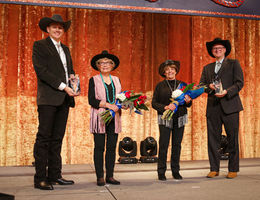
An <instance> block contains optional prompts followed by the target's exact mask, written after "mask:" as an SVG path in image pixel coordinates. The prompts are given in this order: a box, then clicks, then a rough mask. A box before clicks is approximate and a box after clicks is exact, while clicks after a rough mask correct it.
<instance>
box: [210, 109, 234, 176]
mask: <svg viewBox="0 0 260 200" xmlns="http://www.w3.org/2000/svg"><path fill="white" fill-rule="evenodd" d="M223 124H224V128H225V131H226V134H227V140H228V147H227V152H228V153H229V162H228V170H229V171H230V172H238V171H239V144H238V130H239V113H232V114H228V115H227V114H225V113H224V112H223V110H222V108H221V105H220V104H218V105H217V106H216V107H215V112H214V114H212V115H210V116H208V117H207V129H208V155H209V162H210V171H217V172H218V171H219V167H220V156H221V155H220V145H221V134H222V125H223Z"/></svg>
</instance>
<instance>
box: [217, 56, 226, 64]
mask: <svg viewBox="0 0 260 200" xmlns="http://www.w3.org/2000/svg"><path fill="white" fill-rule="evenodd" d="M224 59H225V57H224V58H222V59H221V60H220V61H216V64H217V63H220V64H221V65H222V63H223V61H224Z"/></svg>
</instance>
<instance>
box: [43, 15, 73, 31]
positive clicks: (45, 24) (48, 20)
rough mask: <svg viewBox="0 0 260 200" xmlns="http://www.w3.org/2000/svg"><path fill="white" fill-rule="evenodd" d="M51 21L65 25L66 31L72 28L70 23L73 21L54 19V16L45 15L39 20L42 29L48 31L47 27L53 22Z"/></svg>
mask: <svg viewBox="0 0 260 200" xmlns="http://www.w3.org/2000/svg"><path fill="white" fill-rule="evenodd" d="M51 23H59V24H61V25H62V26H63V28H64V31H65V32H66V31H67V30H68V29H69V28H70V25H71V21H70V20H69V21H66V22H64V21H58V20H53V19H52V18H49V17H44V18H42V19H41V20H40V22H39V27H40V29H41V30H42V31H44V32H46V33H47V27H48V26H49V25H50V24H51Z"/></svg>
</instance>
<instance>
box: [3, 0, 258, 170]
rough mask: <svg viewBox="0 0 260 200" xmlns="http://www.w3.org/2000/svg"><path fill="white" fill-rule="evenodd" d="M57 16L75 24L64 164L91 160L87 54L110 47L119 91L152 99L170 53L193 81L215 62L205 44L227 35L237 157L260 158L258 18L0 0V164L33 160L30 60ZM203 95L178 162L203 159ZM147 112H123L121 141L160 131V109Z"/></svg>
mask: <svg viewBox="0 0 260 200" xmlns="http://www.w3.org/2000/svg"><path fill="white" fill-rule="evenodd" d="M54 13H59V14H61V15H62V16H63V18H64V19H65V20H67V19H71V20H72V25H71V28H70V29H69V31H68V32H67V33H66V34H65V37H64V38H63V43H65V44H67V45H68V46H69V48H70V50H71V53H72V58H73V64H74V69H75V71H76V73H77V74H79V76H80V79H81V89H82V92H81V96H79V97H77V98H76V107H75V108H74V109H71V110H70V114H69V119H68V125H67V129H66V134H65V137H64V141H63V148H62V158H63V163H64V164H80V163H92V162H93V159H92V157H93V136H92V134H91V133H90V132H89V111H90V106H89V104H88V98H87V95H88V80H89V78H90V77H91V76H93V75H95V74H97V71H95V70H93V69H92V68H91V66H90V60H91V58H92V57H93V56H94V55H96V54H98V53H100V52H101V51H102V50H104V49H107V50H109V51H110V52H111V53H114V54H116V55H117V56H118V57H119V58H120V62H121V64H120V66H119V68H118V69H117V70H116V71H115V72H113V74H114V75H116V76H119V77H120V79H121V83H122V87H123V90H134V91H135V92H143V93H144V94H145V95H147V96H148V100H149V101H148V102H149V104H151V98H152V94H153V90H154V88H155V85H156V84H157V83H158V82H159V81H160V80H162V79H161V77H160V76H159V74H158V66H159V64H160V63H161V62H163V61H164V60H166V59H168V58H171V59H175V60H179V61H180V62H181V71H180V73H179V74H178V76H177V79H180V80H183V81H186V82H195V83H198V82H199V79H200V75H201V71H202V68H203V66H204V65H206V64H207V63H209V62H212V61H213V59H212V58H210V56H209V55H208V54H207V51H206V47H205V43H206V41H210V40H213V39H214V38H215V37H222V38H225V39H229V40H230V42H231V44H232V47H233V48H232V51H231V54H230V56H229V57H230V58H236V59H239V61H240V63H241V66H242V68H243V70H244V78H245V86H244V88H243V89H242V91H241V93H240V94H241V99H242V102H243V104H244V111H242V112H241V113H240V117H241V118H240V157H241V158H255V157H260V120H259V118H260V106H259V104H258V102H259V100H260V92H259V90H258V83H260V80H259V79H260V71H259V64H260V59H259V53H260V44H259V38H260V33H259V28H260V21H257V20H245V19H231V18H214V17H198V16H184V15H166V14H155V13H153V14H151V13H136V12H123V11H105V10H89V9H76V8H58V7H42V6H28V5H11V4H0V14H1V18H0V47H1V53H0V166H12V165H30V164H31V163H32V162H33V160H34V159H33V145H34V141H35V135H36V132H37V128H38V113H37V106H36V90H37V84H36V75H35V72H34V69H33V65H32V60H31V57H32V46H33V42H34V41H36V40H39V39H42V38H44V37H46V34H44V33H43V32H42V31H41V30H40V29H39V27H38V22H39V20H40V19H41V18H42V17H45V16H52V15H53V14H54ZM206 98H207V96H206V94H203V95H202V96H201V97H199V98H198V99H196V100H194V101H193V105H192V107H191V108H189V123H188V124H187V125H186V127H185V133H184V138H183V142H182V144H183V146H182V153H181V159H182V160H202V159H208V155H207V130H206V118H205V112H206ZM149 108H150V110H149V111H147V112H144V115H137V114H132V115H130V114H129V111H123V115H122V121H123V123H122V126H123V129H122V132H121V133H120V135H119V141H120V140H121V139H122V138H123V137H125V136H130V137H131V138H133V139H134V140H135V141H137V146H138V155H137V158H139V156H140V152H139V146H140V142H141V140H143V139H145V138H146V137H148V136H153V137H154V138H155V139H156V140H157V141H158V139H159V131H158V125H157V113H156V111H155V110H153V109H152V108H151V105H149Z"/></svg>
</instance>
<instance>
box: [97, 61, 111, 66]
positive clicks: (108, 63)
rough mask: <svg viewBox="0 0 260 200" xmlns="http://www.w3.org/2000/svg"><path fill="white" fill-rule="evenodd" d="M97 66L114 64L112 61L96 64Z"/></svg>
mask: <svg viewBox="0 0 260 200" xmlns="http://www.w3.org/2000/svg"><path fill="white" fill-rule="evenodd" d="M98 64H99V65H113V64H114V63H113V62H112V61H110V62H98Z"/></svg>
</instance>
